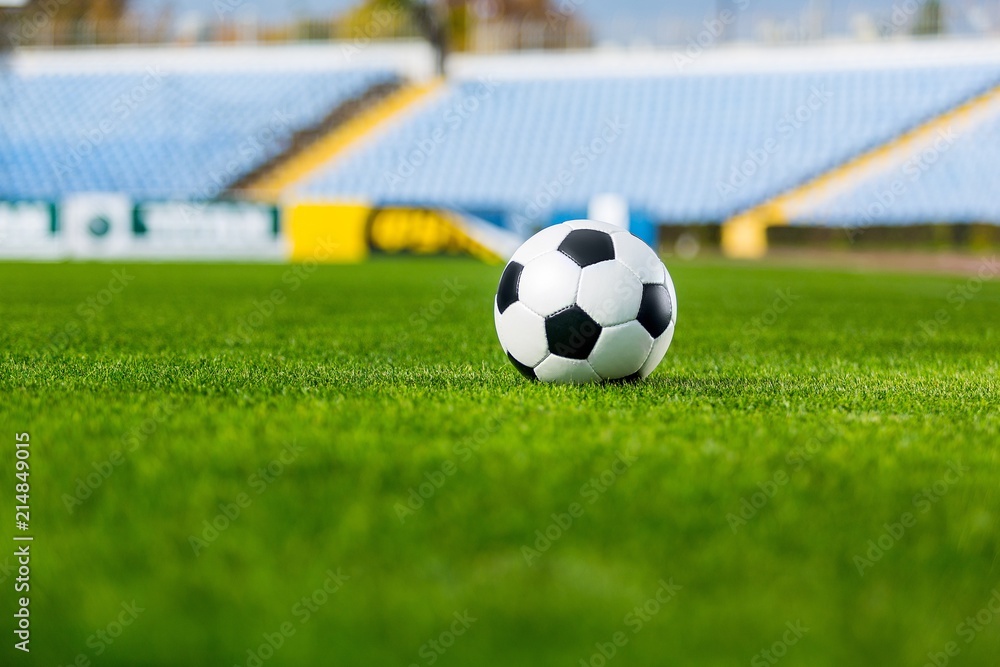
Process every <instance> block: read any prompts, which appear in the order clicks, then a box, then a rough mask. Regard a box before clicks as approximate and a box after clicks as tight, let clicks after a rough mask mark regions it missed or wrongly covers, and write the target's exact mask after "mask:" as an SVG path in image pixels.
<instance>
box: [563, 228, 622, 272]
mask: <svg viewBox="0 0 1000 667" xmlns="http://www.w3.org/2000/svg"><path fill="white" fill-rule="evenodd" d="M559 252H561V253H562V254H564V255H566V256H567V257H569V258H570V259H571V260H573V261H574V262H576V263H577V264H579V265H580V266H590V265H591V264H597V263H598V262H606V261H608V260H609V259H614V258H615V244H614V242H613V241H612V240H611V235H610V234H606V233H605V232H599V231H597V230H596V229H574V230H573V231H571V232H570V233H569V234H567V235H566V238H565V239H563V242H562V243H560V244H559Z"/></svg>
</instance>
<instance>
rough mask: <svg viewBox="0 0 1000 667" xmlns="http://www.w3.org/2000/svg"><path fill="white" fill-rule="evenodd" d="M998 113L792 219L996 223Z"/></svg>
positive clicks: (999, 217) (999, 202)
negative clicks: (986, 120)
mask: <svg viewBox="0 0 1000 667" xmlns="http://www.w3.org/2000/svg"><path fill="white" fill-rule="evenodd" d="M998 164H1000V117H997V118H994V119H992V120H990V121H988V122H986V123H984V124H983V125H979V126H976V127H973V128H971V129H970V130H968V131H965V130H959V131H957V132H956V133H955V135H954V137H950V136H947V135H945V136H942V137H941V141H940V142H939V143H938V145H937V146H936V147H935V146H926V147H924V149H923V150H922V151H919V152H917V153H916V154H913V155H909V156H908V157H907V160H906V161H905V162H903V164H901V165H900V166H898V167H896V168H894V169H892V170H890V171H888V172H885V173H882V174H880V175H879V176H877V177H875V178H871V179H867V180H865V181H863V182H861V183H858V185H857V186H856V187H855V188H853V189H852V190H850V191H849V192H847V193H844V194H843V195H841V196H839V197H837V198H835V199H833V200H831V201H828V202H826V203H824V204H823V205H821V206H819V207H818V208H816V209H815V210H811V211H809V212H808V213H804V214H803V215H802V216H801V218H800V219H799V220H796V221H795V222H796V223H797V224H807V223H821V224H825V225H830V226H850V227H855V226H875V225H880V226H882V225H884V226H889V225H904V224H933V223H942V222H947V223H963V222H965V223H973V222H990V223H994V224H1000V196H997V194H998V193H1000V173H998V171H997V165H998Z"/></svg>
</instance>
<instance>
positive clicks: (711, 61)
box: [448, 39, 1000, 80]
mask: <svg viewBox="0 0 1000 667" xmlns="http://www.w3.org/2000/svg"><path fill="white" fill-rule="evenodd" d="M978 64H982V65H989V64H993V65H998V66H1000V42H995V41H987V40H976V39H933V40H929V39H905V40H903V39H899V40H892V41H884V42H871V43H858V42H836V41H826V42H818V43H813V44H805V45H771V46H764V45H756V44H723V45H719V46H712V45H709V46H708V47H705V48H702V47H698V46H697V45H695V47H691V48H688V49H670V50H667V49H647V50H631V49H594V50H588V51H545V52H542V51H522V52H518V53H509V54H455V55H453V56H452V57H451V59H450V61H449V68H448V73H449V75H450V76H451V77H452V78H454V79H458V80H468V79H480V78H484V77H491V78H495V79H500V80H504V79H517V80H524V79H539V80H545V79H565V78H601V77H622V76H635V77H643V76H690V75H698V76H704V75H711V74H740V73H755V72H816V71H838V70H863V69H871V68H872V67H873V65H874V66H877V67H878V68H879V69H892V68H900V69H905V68H913V67H949V66H957V65H978Z"/></svg>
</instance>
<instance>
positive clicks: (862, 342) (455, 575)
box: [0, 260, 1000, 667]
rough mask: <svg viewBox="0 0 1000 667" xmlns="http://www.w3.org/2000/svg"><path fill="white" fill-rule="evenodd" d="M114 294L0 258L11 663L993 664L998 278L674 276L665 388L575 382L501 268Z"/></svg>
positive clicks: (217, 280)
mask: <svg viewBox="0 0 1000 667" xmlns="http://www.w3.org/2000/svg"><path fill="white" fill-rule="evenodd" d="M984 267H985V272H986V273H987V274H988V278H992V277H996V276H997V274H996V265H995V264H993V265H989V264H984ZM121 268H122V267H119V266H115V265H100V264H98V265H93V264H91V265H86V264H78V265H30V264H5V265H0V284H2V285H3V288H2V293H3V296H2V298H0V323H2V325H0V337H2V340H0V350H2V352H0V354H2V357H0V359H2V366H0V368H2V370H0V395H2V403H0V424H2V431H3V441H4V442H3V446H2V449H0V452H2V454H0V461H2V467H0V469H2V471H3V482H2V484H0V493H2V495H3V502H2V503H0V507H2V512H0V520H2V521H3V526H4V530H3V534H4V535H7V537H6V538H5V539H7V540H8V547H5V548H4V549H3V550H2V552H0V578H2V579H3V583H2V590H3V594H2V595H0V612H2V613H3V616H4V618H5V619H6V620H5V622H4V626H3V627H4V628H6V630H5V631H4V638H5V639H4V641H5V646H4V648H3V655H5V656H8V657H4V658H3V660H2V662H3V664H4V665H8V664H11V665H16V664H32V665H53V666H54V665H68V664H74V661H76V664H83V663H82V662H80V661H81V660H85V661H88V662H89V664H93V665H122V666H125V665H128V666H130V667H131V666H137V665H220V666H228V665H250V666H251V667H252V666H253V665H261V664H263V665H268V666H270V665H304V664H323V665H400V666H404V667H405V666H406V665H411V664H417V665H431V664H437V665H486V666H492V665H528V664H531V665H567V666H574V665H580V664H581V660H582V661H583V664H584V665H588V664H589V665H594V666H595V667H596V666H599V665H602V664H604V663H608V664H620V665H699V666H711V665H719V666H722V665H726V666H729V665H739V664H744V665H745V664H751V665H770V664H775V663H776V662H778V661H780V663H781V664H783V665H789V666H791V665H809V666H825V665H838V666H842V665H913V666H914V667H919V666H920V665H923V664H925V663H927V662H929V661H930V658H929V657H928V653H931V654H941V655H937V656H936V657H935V660H937V661H938V663H939V664H941V661H942V660H946V661H947V662H948V664H954V665H964V666H972V665H991V666H992V665H996V664H997V656H998V655H1000V614H994V612H992V611H989V607H988V604H989V603H990V601H991V598H992V597H993V596H994V595H998V594H997V593H996V592H997V591H998V590H1000V560H998V554H1000V532H998V523H1000V458H998V448H997V440H998V426H1000V418H998V408H1000V381H998V370H1000V361H998V350H1000V281H995V280H992V279H987V280H986V281H984V282H978V283H977V282H975V281H974V282H972V283H969V281H968V279H967V278H960V277H950V276H940V275H937V276H923V275H903V274H874V273H857V272H853V273H851V272H831V271H826V270H824V271H819V270H794V269H789V268H774V267H770V268H769V267H767V266H766V265H761V266H755V265H736V264H726V263H721V262H712V261H706V262H696V263H676V264H670V268H671V272H672V273H673V277H674V280H675V283H676V285H677V291H678V300H679V320H678V328H677V335H676V338H675V339H674V344H673V346H672V348H671V350H670V352H669V353H668V355H667V358H666V359H665V361H664V363H663V364H662V365H661V367H660V369H659V370H658V371H657V372H656V373H655V374H654V375H653V376H652V377H651V378H650V380H649V381H647V382H645V383H642V384H638V385H634V386H591V387H586V388H573V387H558V386H543V385H538V384H530V383H528V382H526V381H524V380H523V379H522V378H521V377H520V376H519V375H518V374H517V373H516V372H515V371H514V369H513V368H511V367H510V366H509V365H508V364H507V361H506V359H505V358H504V357H503V355H502V352H501V350H500V349H499V346H498V344H497V342H496V339H495V335H494V332H493V321H492V312H491V304H490V300H491V298H492V295H493V290H494V288H495V284H496V281H497V278H498V276H499V272H500V270H499V269H498V268H497V267H488V266H484V265H480V264H476V263H472V262H470V261H465V260H426V261H416V260H403V261H376V262H371V263H368V264H365V265H361V266H349V267H321V268H319V269H317V270H315V271H309V270H307V269H306V268H305V267H297V268H296V267H288V266H204V265H180V266H175V265H162V266H159V265H129V266H126V267H124V270H125V274H124V275H122V274H118V277H117V279H116V278H115V275H114V274H113V271H117V270H121ZM116 280H117V282H115V281H116ZM123 283H124V289H120V288H122V287H123ZM110 288H114V289H115V290H120V293H117V294H113V293H112V291H111V289H110ZM104 290H107V291H104ZM102 302H106V303H102ZM255 313H256V314H255ZM931 322H934V324H933V325H932V324H929V323H931ZM926 329H930V330H931V331H932V335H928V334H927V333H925V330H926ZM22 431H25V432H29V433H30V438H31V459H30V462H31V477H30V481H31V496H30V504H31V524H30V525H31V531H30V532H31V533H32V534H33V535H34V536H35V541H34V542H33V543H32V549H33V557H32V562H31V568H32V570H31V595H32V602H31V610H32V653H31V655H30V657H28V656H24V655H21V654H20V653H17V652H15V651H13V650H12V647H11V644H12V643H13V639H12V635H11V633H10V627H11V618H12V617H11V614H12V613H13V610H14V604H15V602H14V600H15V593H14V592H13V583H14V577H15V576H16V562H15V560H16V559H14V558H13V556H12V554H13V549H14V546H13V544H14V543H13V542H10V541H9V540H10V538H11V536H12V535H13V534H14V533H16V532H17V531H15V529H14V509H13V505H14V501H13V496H14V489H15V487H14V483H15V481H16V480H15V479H14V461H15V458H14V451H15V445H14V434H15V433H17V432H22ZM622 461H626V462H627V463H623V462H622ZM269 466H270V470H268V467H269ZM88 477H89V480H88ZM422 485H423V486H422ZM411 491H412V493H411ZM421 493H422V494H423V496H426V498H425V497H422V496H421V495H420V494H421ZM413 494H416V495H413ZM417 499H419V501H422V503H423V504H422V506H419V502H418V501H417ZM407 503H410V504H409V505H408V504H407ZM220 506H221V508H220ZM404 508H405V509H404ZM237 511H238V512H239V514H238V516H236V512H237ZM224 513H228V514H230V515H231V516H234V517H235V518H231V519H230V518H227V517H226V516H225V514H224ZM553 514H555V515H556V518H555V519H554V518H553ZM570 514H572V516H570ZM213 520H215V522H216V523H217V524H218V525H220V526H222V527H223V529H222V530H220V531H215V530H214V529H211V528H209V529H207V530H206V522H212V521H213ZM557 520H558V522H559V523H562V524H563V527H560V526H559V525H557V524H556V523H555V522H556V521H557ZM569 520H571V521H572V523H571V524H570V523H569ZM226 524H228V525H226ZM886 525H888V528H887V527H886ZM536 531H540V532H541V533H542V534H543V535H544V533H546V532H548V533H549V535H550V537H551V538H554V539H550V540H549V541H548V542H546V541H545V540H539V537H538V534H536ZM545 539H548V538H545ZM869 541H872V542H873V543H874V545H875V547H876V548H878V550H877V551H873V550H872V544H870V543H869ZM879 542H881V545H882V546H881V547H878V543H879ZM196 552H197V553H196ZM5 558H6V562H5V561H4V559H5ZM529 561H530V563H529ZM12 563H13V564H14V565H15V569H12V567H11V564H12ZM328 571H331V572H333V573H334V574H336V575H338V577H339V581H334V580H333V579H328V578H329V575H328V574H327V572H328ZM671 580H672V583H673V584H674V585H675V587H674V588H673V589H672V590H670V591H669V592H668V591H667V590H665V589H662V584H661V583H659V582H661V581H664V582H666V583H667V584H670V583H671ZM324 582H326V587H327V589H329V590H331V591H333V592H329V593H328V592H327V591H324V590H323V586H324ZM677 587H679V588H677ZM657 594H659V595H660V600H661V601H660V602H658V601H656V596H657ZM303 598H306V601H305V602H303ZM997 599H1000V598H997ZM133 601H134V602H135V605H136V606H137V607H138V608H139V609H141V611H140V610H139V609H134V608H133V609H131V611H129V610H125V611H123V606H122V605H123V603H124V604H125V605H126V607H128V606H129V605H131V604H132V603H133ZM992 604H993V606H994V608H995V609H996V610H998V611H1000V602H998V601H997V600H994V601H993V602H992ZM637 607H638V608H639V609H638V610H636V608H637ZM984 609H985V611H982V610H984ZM456 613H457V614H458V617H459V618H461V617H463V616H464V620H462V621H456V616H455V614H456ZM977 613H978V614H979V619H978V620H976V616H977ZM970 617H971V625H970V621H969V620H966V619H970ZM987 617H988V618H987ZM472 619H475V620H472ZM119 622H127V623H128V625H126V626H124V627H122V626H119V625H118V623H119ZM786 624H791V625H790V626H788V625H786ZM109 626H110V627H109ZM788 627H797V628H799V629H798V631H797V632H791V631H789V630H788ZM98 631H100V633H98ZM453 631H454V633H453ZM275 633H279V634H282V633H283V636H282V637H281V639H280V642H279V640H278V639H277V637H278V635H276V634H275ZM616 633H620V634H616ZM266 635H269V636H271V641H272V643H275V644H279V643H280V647H279V648H277V649H276V650H272V649H270V647H269V646H268V645H267V643H266V642H267V639H266V638H265V636H266ZM108 640H110V641H108ZM616 640H617V646H616V645H615V641H616ZM950 642H952V643H953V644H949V643H950ZM262 645H263V646H264V648H263V649H261V646H262ZM602 648H603V650H604V651H605V652H606V653H611V649H612V648H613V649H614V657H612V658H610V659H605V658H604V657H603V656H602V655H601V654H600V653H599V651H600V650H601V649H602ZM762 650H767V651H769V653H768V654H762V653H761V651H762ZM949 650H950V651H951V652H952V655H947V652H948V651H949ZM248 651H249V653H248ZM956 651H957V653H956ZM15 653H16V655H15ZM81 655H82V656H83V657H82V658H80V656H81ZM10 656H13V658H11V657H10ZM932 664H933V663H932Z"/></svg>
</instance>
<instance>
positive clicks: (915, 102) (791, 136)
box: [302, 66, 998, 226]
mask: <svg viewBox="0 0 1000 667" xmlns="http://www.w3.org/2000/svg"><path fill="white" fill-rule="evenodd" d="M997 78H998V77H997V73H996V71H995V69H993V68H990V67H985V66H981V67H974V66H962V67H957V66H950V67H924V68H911V69H899V68H894V69H883V70H878V69H875V70H855V71H829V72H774V73H753V74H741V75H724V74H719V75H699V76H693V75H690V76H663V77H646V78H618V79H600V78H571V79H563V80H514V81H502V82H497V83H495V84H484V83H480V82H474V81H464V82H458V83H455V84H452V85H451V86H450V88H449V90H448V92H447V93H446V94H445V95H444V96H443V97H441V98H440V99H438V100H437V101H436V102H435V103H433V104H431V105H429V106H428V107H427V108H425V109H423V110H422V111H420V112H419V113H416V114H415V115H413V116H412V117H410V118H408V119H406V120H405V122H403V123H401V124H400V125H399V126H397V127H395V128H394V129H393V130H392V131H390V132H387V133H386V134H385V135H384V136H383V137H382V138H380V139H379V140H377V141H375V142H374V143H372V144H371V145H369V146H368V147H367V148H365V149H364V150H362V151H360V152H359V153H357V154H355V155H354V156H353V157H352V158H351V159H348V160H343V161H339V162H336V163H333V164H331V165H330V166H329V167H327V168H326V169H324V170H322V171H321V172H320V173H319V174H317V175H316V176H315V177H314V178H313V179H312V180H310V181H309V182H307V183H306V184H304V186H303V187H302V190H303V191H304V192H306V193H308V194H310V195H316V196H329V197H352V198H353V197H362V198H368V199H374V200H375V201H378V202H386V203H408V204H429V205H436V206H445V207H451V208H455V209H461V210H467V211H477V210H494V211H495V210H502V211H507V212H508V219H509V220H510V219H511V218H513V219H514V220H513V221H514V222H515V223H517V222H518V221H520V222H521V223H525V222H526V223H527V224H528V225H529V226H543V225H545V224H548V222H550V221H551V219H550V218H551V216H552V215H553V212H557V211H558V212H562V211H567V210H576V211H583V210H585V209H586V205H587V202H588V200H589V198H590V197H591V196H592V195H593V194H594V193H596V192H615V193H619V194H622V195H624V196H626V197H627V198H628V199H629V201H630V202H631V205H632V206H633V207H634V208H635V209H636V210H637V211H640V212H642V213H643V215H645V216H646V217H648V218H649V219H652V220H656V221H659V222H664V223H668V224H669V223H690V222H695V223H697V222H713V221H721V220H724V219H726V218H728V217H729V216H731V215H732V214H734V213H736V212H738V211H740V210H743V209H745V208H747V207H749V206H752V205H754V204H757V203H760V202H762V201H765V200H766V199H768V198H770V197H772V196H774V195H776V194H778V193H780V192H782V191H784V190H786V189H788V188H791V187H793V186H795V185H797V184H800V183H802V182H804V181H805V180H807V179H809V178H810V177H812V176H814V175H816V174H819V173H822V172H823V171H825V170H827V169H829V168H831V167H833V166H836V165H838V164H840V163H842V162H844V161H845V160H847V159H849V158H851V157H852V156H855V155H857V154H858V153H860V152H862V151H864V150H866V149H869V148H872V147H875V146H877V145H880V144H882V143H884V142H886V141H888V140H890V139H892V138H893V137H895V136H897V135H899V134H900V133H902V132H904V131H906V130H907V129H909V128H911V127H913V126H914V125H916V124H919V123H921V122H923V121H925V120H927V119H930V118H932V117H934V116H936V115H938V114H940V113H941V112H943V111H945V110H947V109H949V108H951V107H953V106H954V105H956V104H958V103H959V102H961V101H963V100H965V99H967V98H969V97H970V96H972V95H974V94H976V93H979V92H982V91H983V90H985V89H987V88H989V87H990V86H991V85H993V84H994V83H996V81H997ZM810 106H811V107H812V108H810ZM796 117H797V118H796ZM602 135H603V136H602Z"/></svg>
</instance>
